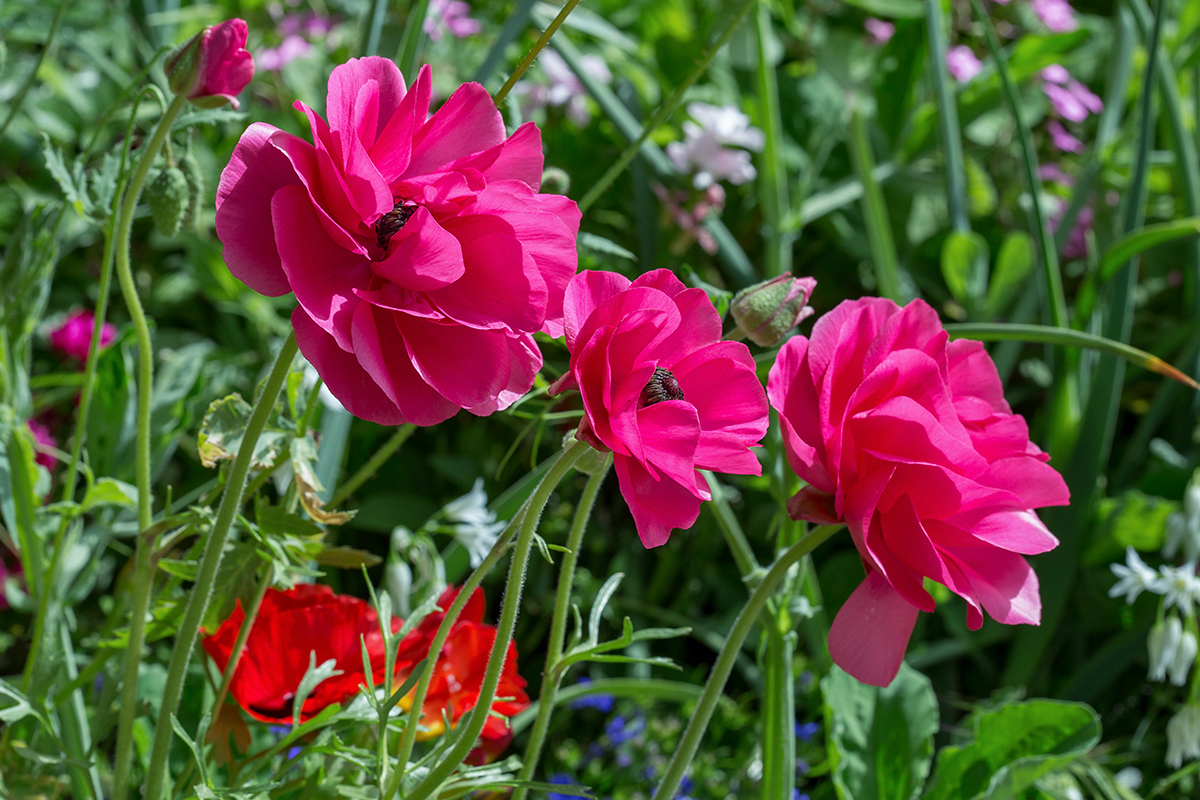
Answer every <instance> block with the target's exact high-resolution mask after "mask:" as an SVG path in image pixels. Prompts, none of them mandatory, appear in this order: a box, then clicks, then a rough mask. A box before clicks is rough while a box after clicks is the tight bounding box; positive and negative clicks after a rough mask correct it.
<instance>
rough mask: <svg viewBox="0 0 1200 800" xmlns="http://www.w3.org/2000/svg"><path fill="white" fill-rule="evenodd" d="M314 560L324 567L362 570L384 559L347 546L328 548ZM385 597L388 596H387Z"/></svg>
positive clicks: (314, 557)
mask: <svg viewBox="0 0 1200 800" xmlns="http://www.w3.org/2000/svg"><path fill="white" fill-rule="evenodd" d="M313 560H314V561H316V562H317V563H318V564H320V565H321V566H323V567H337V568H338V569H361V568H362V567H373V566H375V565H376V564H381V563H383V559H382V558H380V557H379V556H377V555H375V554H374V553H368V552H367V551H366V550H356V549H354V548H353V547H345V546H339V547H326V548H325V549H323V550H321V551H320V552H319V553H317V554H316V555H315V556H313ZM384 597H387V595H386V594H385V595H384Z"/></svg>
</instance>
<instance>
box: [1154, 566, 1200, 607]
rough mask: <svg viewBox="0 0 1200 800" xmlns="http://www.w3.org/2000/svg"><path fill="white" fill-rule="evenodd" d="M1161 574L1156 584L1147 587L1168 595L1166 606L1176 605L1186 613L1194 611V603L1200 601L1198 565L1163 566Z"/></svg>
mask: <svg viewBox="0 0 1200 800" xmlns="http://www.w3.org/2000/svg"><path fill="white" fill-rule="evenodd" d="M1160 572H1161V576H1160V577H1159V578H1158V580H1157V581H1155V583H1154V585H1152V586H1149V587H1147V588H1149V589H1150V591H1152V592H1156V593H1158V594H1162V595H1166V607H1167V608H1170V607H1171V606H1175V607H1176V608H1178V609H1179V610H1180V611H1182V612H1183V613H1184V614H1188V615H1190V614H1191V613H1192V604H1193V603H1197V602H1200V578H1197V577H1196V565H1195V564H1194V563H1187V564H1184V565H1183V566H1182V567H1163V568H1162V570H1160Z"/></svg>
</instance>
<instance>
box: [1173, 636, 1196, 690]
mask: <svg viewBox="0 0 1200 800" xmlns="http://www.w3.org/2000/svg"><path fill="white" fill-rule="evenodd" d="M1195 661H1196V636H1195V634H1193V633H1192V632H1191V631H1184V632H1183V636H1182V637H1181V638H1180V639H1179V646H1178V647H1177V648H1175V657H1174V658H1172V659H1171V663H1170V665H1169V666H1168V667H1167V672H1168V673H1170V676H1171V683H1173V684H1175V685H1176V686H1183V685H1184V684H1185V683H1187V676H1188V671H1189V670H1190V669H1191V668H1192V664H1193V663H1195Z"/></svg>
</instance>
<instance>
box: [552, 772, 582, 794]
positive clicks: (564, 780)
mask: <svg viewBox="0 0 1200 800" xmlns="http://www.w3.org/2000/svg"><path fill="white" fill-rule="evenodd" d="M550 783H554V784H557V785H559V786H570V785H571V784H573V783H575V779H574V778H572V777H571V776H570V775H568V774H567V773H565V772H556V773H554V774H553V775H551V776H550ZM546 800H575V795H573V794H562V793H560V792H548V793H547V794H546Z"/></svg>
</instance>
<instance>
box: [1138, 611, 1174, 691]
mask: <svg viewBox="0 0 1200 800" xmlns="http://www.w3.org/2000/svg"><path fill="white" fill-rule="evenodd" d="M1182 638H1183V623H1181V622H1180V621H1179V617H1177V616H1175V615H1174V614H1172V615H1171V616H1170V617H1167V619H1165V620H1163V621H1162V622H1158V623H1156V624H1155V625H1154V627H1153V628H1151V629H1150V635H1149V636H1148V637H1147V638H1146V649H1147V650H1148V651H1149V653H1150V673H1149V674H1150V680H1152V681H1162V680H1166V678H1167V669H1168V667H1170V666H1171V663H1172V662H1173V661H1174V660H1175V651H1176V650H1178V649H1179V640H1180V639H1182Z"/></svg>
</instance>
